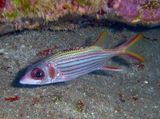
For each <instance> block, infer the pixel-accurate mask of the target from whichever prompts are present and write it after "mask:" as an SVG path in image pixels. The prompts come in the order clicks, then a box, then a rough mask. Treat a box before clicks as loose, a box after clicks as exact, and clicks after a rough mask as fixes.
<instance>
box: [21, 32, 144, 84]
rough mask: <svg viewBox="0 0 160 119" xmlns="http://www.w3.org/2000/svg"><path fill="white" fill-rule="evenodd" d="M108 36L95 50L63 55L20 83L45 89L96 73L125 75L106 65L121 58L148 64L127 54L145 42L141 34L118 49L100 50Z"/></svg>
mask: <svg viewBox="0 0 160 119" xmlns="http://www.w3.org/2000/svg"><path fill="white" fill-rule="evenodd" d="M105 36H106V32H102V33H101V34H100V35H99V38H98V39H99V40H97V42H96V43H95V44H94V45H93V46H90V47H85V48H80V49H78V50H70V51H64V52H60V53H57V54H55V55H51V56H49V57H46V58H45V59H44V60H42V61H40V62H38V63H36V64H33V65H32V66H31V67H29V68H28V69H27V72H26V73H25V75H24V76H23V77H22V78H21V79H20V84H28V85H45V84H51V83H58V82H66V81H69V80H73V79H77V78H78V77H80V76H82V75H85V74H87V73H90V72H92V71H95V70H106V71H122V68H119V67H115V66H108V65H106V61H109V60H110V59H111V58H112V57H114V56H119V55H127V56H130V57H131V58H133V59H136V60H138V61H140V62H143V61H144V59H143V58H142V57H140V56H139V55H137V54H135V53H133V52H131V51H129V50H127V49H128V48H129V47H130V46H132V45H133V44H134V43H135V42H136V41H138V40H139V39H140V38H141V36H142V35H141V34H137V35H136V36H134V37H133V38H132V39H131V40H129V41H127V42H125V43H123V44H122V45H120V46H118V47H116V48H114V49H105V48H103V47H101V46H100V45H104V43H103V40H104V37H105Z"/></svg>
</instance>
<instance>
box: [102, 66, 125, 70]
mask: <svg viewBox="0 0 160 119" xmlns="http://www.w3.org/2000/svg"><path fill="white" fill-rule="evenodd" d="M100 70H106V71H123V69H122V68H121V67H116V66H103V67H102V68H100Z"/></svg>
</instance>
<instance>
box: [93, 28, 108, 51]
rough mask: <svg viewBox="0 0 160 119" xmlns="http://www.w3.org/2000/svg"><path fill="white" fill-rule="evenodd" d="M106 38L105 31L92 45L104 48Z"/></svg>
mask: <svg viewBox="0 0 160 119" xmlns="http://www.w3.org/2000/svg"><path fill="white" fill-rule="evenodd" d="M106 36H107V32H105V31H103V32H101V33H100V34H99V36H98V38H97V40H96V42H95V43H94V44H93V45H94V46H99V47H102V48H105V46H106Z"/></svg>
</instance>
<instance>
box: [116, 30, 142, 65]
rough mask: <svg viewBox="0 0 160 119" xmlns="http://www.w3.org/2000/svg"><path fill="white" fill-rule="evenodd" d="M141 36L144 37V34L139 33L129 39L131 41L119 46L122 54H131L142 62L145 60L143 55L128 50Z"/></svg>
mask: <svg viewBox="0 0 160 119" xmlns="http://www.w3.org/2000/svg"><path fill="white" fill-rule="evenodd" d="M141 38H142V34H141V33H139V34H137V35H136V36H134V37H133V38H131V40H129V41H127V42H125V43H124V44H122V45H121V46H119V47H118V48H117V50H119V51H120V55H127V56H129V57H131V58H133V59H136V60H138V61H140V62H144V58H143V57H141V56H139V55H138V54H136V53H134V52H132V51H129V50H128V49H129V48H130V47H131V46H132V45H133V44H135V43H136V42H137V41H138V40H140V39H141Z"/></svg>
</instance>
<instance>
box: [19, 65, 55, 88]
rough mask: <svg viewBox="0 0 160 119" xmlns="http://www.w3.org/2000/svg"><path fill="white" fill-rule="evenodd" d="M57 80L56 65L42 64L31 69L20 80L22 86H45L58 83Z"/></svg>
mask: <svg viewBox="0 0 160 119" xmlns="http://www.w3.org/2000/svg"><path fill="white" fill-rule="evenodd" d="M56 79H57V71H56V68H55V67H54V64H51V63H47V62H42V63H38V64H35V65H33V66H31V67H29V68H28V69H27V72H26V73H25V75H24V76H23V77H22V78H21V79H20V84H25V85H45V84H50V83H54V82H57V81H56Z"/></svg>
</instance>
